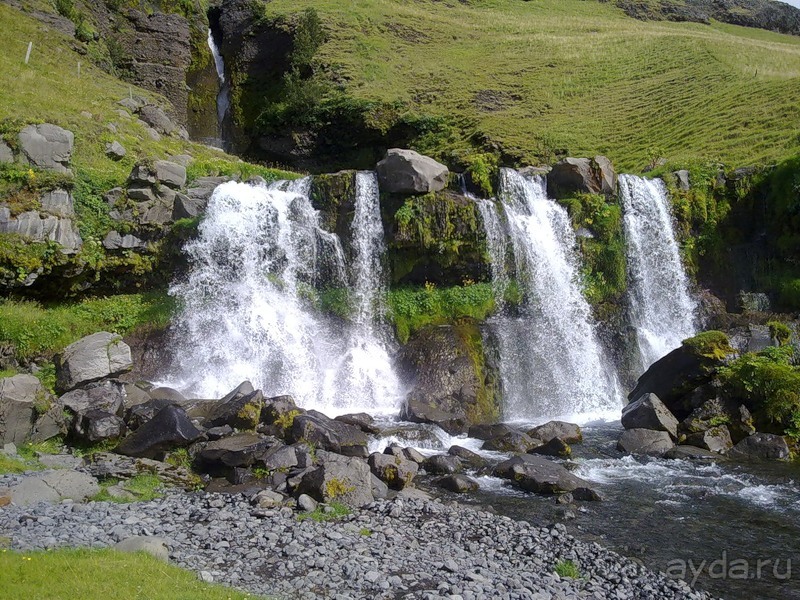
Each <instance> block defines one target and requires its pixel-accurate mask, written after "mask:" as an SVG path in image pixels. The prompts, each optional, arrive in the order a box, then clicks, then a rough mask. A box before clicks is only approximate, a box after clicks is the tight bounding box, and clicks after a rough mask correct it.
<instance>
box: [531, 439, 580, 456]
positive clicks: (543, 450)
mask: <svg viewBox="0 0 800 600" xmlns="http://www.w3.org/2000/svg"><path fill="white" fill-rule="evenodd" d="M530 452H531V453H533V454H543V455H544V456H557V457H559V458H569V457H570V456H572V448H570V447H569V444H567V443H566V442H565V441H563V440H560V439H558V438H555V437H554V438H553V439H551V440H550V441H549V442H547V443H546V444H542V445H540V446H536V447H534V448H533V449H531V451H530Z"/></svg>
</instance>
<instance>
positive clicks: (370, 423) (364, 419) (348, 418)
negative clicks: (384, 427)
mask: <svg viewBox="0 0 800 600" xmlns="http://www.w3.org/2000/svg"><path fill="white" fill-rule="evenodd" d="M334 421H341V422H342V423H346V424H347V425H352V426H353V427H358V428H359V429H360V430H361V431H363V432H364V433H379V432H380V427H378V426H376V425H375V419H373V418H372V417H371V416H370V415H368V414H367V413H357V414H352V415H340V416H338V417H335V418H334Z"/></svg>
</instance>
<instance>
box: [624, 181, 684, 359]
mask: <svg viewBox="0 0 800 600" xmlns="http://www.w3.org/2000/svg"><path fill="white" fill-rule="evenodd" d="M619 188H620V197H621V200H622V207H623V211H624V227H625V238H626V242H627V255H628V274H629V275H628V277H629V282H630V312H631V322H632V324H633V326H634V327H635V328H636V334H637V336H636V337H637V342H638V345H639V357H640V365H639V367H640V373H641V372H644V371H645V370H646V369H647V367H649V366H650V365H651V364H653V363H654V362H655V361H657V360H658V359H659V358H661V357H662V356H664V355H665V354H667V353H668V352H670V351H671V350H674V349H675V348H677V347H678V346H680V345H681V341H682V340H684V339H685V338H687V337H691V336H692V335H694V333H695V332H696V313H697V307H696V304H695V301H694V300H693V299H692V296H691V294H690V293H689V280H688V278H687V276H686V272H685V270H684V268H683V264H682V262H681V256H680V251H679V249H678V243H677V242H676V240H675V232H674V230H673V227H672V214H671V212H670V202H669V198H668V197H667V190H666V187H665V186H664V183H663V182H662V181H661V180H660V179H655V180H648V179H644V178H641V177H634V176H632V175H621V176H620V178H619Z"/></svg>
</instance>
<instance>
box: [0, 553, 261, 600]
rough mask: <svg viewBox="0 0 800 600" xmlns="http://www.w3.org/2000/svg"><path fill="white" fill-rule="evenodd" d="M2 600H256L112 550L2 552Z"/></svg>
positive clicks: (152, 560) (139, 556) (146, 558)
mask: <svg viewBox="0 0 800 600" xmlns="http://www.w3.org/2000/svg"><path fill="white" fill-rule="evenodd" d="M0 589H2V590H3V592H2V596H3V598H9V599H11V598H18V599H22V598H30V599H34V598H35V599H36V600H63V599H66V598H80V599H81V600H135V599H138V600H245V599H246V598H255V597H254V596H251V595H250V594H244V593H241V592H238V591H236V590H232V589H229V588H225V587H222V586H218V585H208V584H205V583H202V582H200V581H198V579H197V577H196V576H195V575H194V574H192V573H189V572H188V571H184V570H182V569H179V568H178V567H175V566H172V565H168V564H166V563H163V562H161V561H159V560H157V559H155V558H152V557H150V556H147V555H145V554H122V553H120V552H114V551H111V550H53V551H48V552H25V553H19V552H11V551H6V550H1V551H0Z"/></svg>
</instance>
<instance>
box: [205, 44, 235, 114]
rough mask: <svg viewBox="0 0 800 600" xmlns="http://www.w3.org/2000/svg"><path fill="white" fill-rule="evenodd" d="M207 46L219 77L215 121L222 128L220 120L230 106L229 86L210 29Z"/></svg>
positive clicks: (223, 62) (223, 64)
mask: <svg viewBox="0 0 800 600" xmlns="http://www.w3.org/2000/svg"><path fill="white" fill-rule="evenodd" d="M208 47H209V49H210V50H211V56H213V57H214V67H215V68H216V70H217V79H219V92H218V93H217V123H218V124H219V128H220V129H222V122H223V121H224V120H225V116H226V115H227V114H228V109H229V108H230V106H231V86H230V84H229V83H228V82H227V80H226V79H225V60H224V59H223V58H222V54H221V53H220V51H219V48H218V47H217V42H216V40H214V35H213V34H212V33H211V29H209V30H208Z"/></svg>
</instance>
